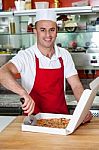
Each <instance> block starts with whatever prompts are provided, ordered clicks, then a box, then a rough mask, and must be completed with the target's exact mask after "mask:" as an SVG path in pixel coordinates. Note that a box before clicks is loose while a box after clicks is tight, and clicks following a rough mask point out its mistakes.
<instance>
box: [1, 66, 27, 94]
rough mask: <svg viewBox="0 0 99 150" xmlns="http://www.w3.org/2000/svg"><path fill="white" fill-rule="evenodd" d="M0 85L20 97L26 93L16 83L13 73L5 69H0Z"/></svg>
mask: <svg viewBox="0 0 99 150" xmlns="http://www.w3.org/2000/svg"><path fill="white" fill-rule="evenodd" d="M0 83H1V84H2V85H3V86H4V87H5V88H7V89H9V90H11V91H12V92H14V93H16V94H18V95H20V96H21V95H23V94H24V93H26V91H25V90H24V88H23V87H22V86H21V85H20V84H19V83H18V82H17V81H16V79H15V77H14V75H13V73H11V72H10V71H9V70H8V69H7V68H6V67H1V68H0Z"/></svg>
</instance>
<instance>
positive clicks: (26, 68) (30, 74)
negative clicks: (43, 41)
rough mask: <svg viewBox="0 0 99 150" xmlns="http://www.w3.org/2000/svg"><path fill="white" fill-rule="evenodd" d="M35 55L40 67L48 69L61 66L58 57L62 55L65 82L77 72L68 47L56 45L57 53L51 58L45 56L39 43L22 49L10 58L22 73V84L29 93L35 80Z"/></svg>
mask: <svg viewBox="0 0 99 150" xmlns="http://www.w3.org/2000/svg"><path fill="white" fill-rule="evenodd" d="M35 55H36V57H37V58H38V59H39V67H40V68H47V69H55V68H60V67H61V64H60V62H59V59H58V58H59V57H62V59H63V64H64V84H65V78H68V77H70V76H72V75H75V74H77V70H76V69H75V65H74V62H73V60H72V57H71V55H70V53H69V52H68V51H67V50H66V49H64V48H60V47H58V46H56V45H55V54H54V55H53V56H52V57H51V59H50V58H48V57H46V56H44V55H43V54H42V53H41V52H40V51H39V49H38V48H37V44H35V45H33V46H31V47H29V48H27V49H25V50H20V51H19V52H18V54H16V55H15V56H14V57H13V58H12V59H11V60H10V61H11V62H12V63H13V64H14V65H15V66H16V68H17V70H18V72H19V73H20V75H21V83H22V86H23V87H24V88H25V90H26V91H27V92H28V93H30V92H31V90H32V88H33V85H34V81H35V75H36V62H35ZM42 80H43V79H42ZM64 89H65V88H64Z"/></svg>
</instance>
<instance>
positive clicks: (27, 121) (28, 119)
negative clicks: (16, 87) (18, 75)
mask: <svg viewBox="0 0 99 150" xmlns="http://www.w3.org/2000/svg"><path fill="white" fill-rule="evenodd" d="M20 101H21V103H22V104H24V101H25V100H24V98H23V97H22V98H20ZM36 123H37V119H36V117H35V116H34V115H29V116H26V117H25V118H24V124H25V125H36Z"/></svg>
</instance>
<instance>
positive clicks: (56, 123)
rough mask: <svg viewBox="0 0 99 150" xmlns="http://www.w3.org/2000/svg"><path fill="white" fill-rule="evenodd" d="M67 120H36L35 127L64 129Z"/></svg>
mask: <svg viewBox="0 0 99 150" xmlns="http://www.w3.org/2000/svg"><path fill="white" fill-rule="evenodd" d="M69 120H70V119H66V118H52V119H38V120H37V123H36V125H37V126H42V127H50V128H66V126H67V125H68V123H69Z"/></svg>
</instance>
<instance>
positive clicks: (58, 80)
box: [0, 9, 92, 122]
mask: <svg viewBox="0 0 99 150" xmlns="http://www.w3.org/2000/svg"><path fill="white" fill-rule="evenodd" d="M34 33H35V34H36V37H37V42H36V43H35V45H33V46H31V47H29V48H27V49H26V50H20V51H19V52H18V54H17V55H16V56H15V57H13V58H12V59H11V60H10V61H9V62H8V63H7V64H5V65H4V66H2V67H1V69H0V83H1V84H2V85H3V86H5V87H6V88H8V89H9V90H11V91H13V92H15V93H17V94H19V95H20V97H23V98H24V100H25V102H24V104H23V105H22V108H23V110H24V113H27V114H32V113H33V114H37V113H39V112H45V113H47V112H48V113H61V114H68V108H67V104H66V100H65V94H64V81H65V78H66V79H67V82H68V83H69V84H70V86H71V88H72V90H73V93H74V96H75V98H76V100H77V101H79V99H80V96H81V94H82V92H83V90H84V89H83V86H82V84H81V82H80V80H79V77H78V74H77V71H76V69H75V65H74V63H73V60H72V57H71V55H70V53H69V52H68V51H67V50H66V49H64V48H60V47H58V46H57V45H56V44H55V40H56V37H57V23H56V13H55V12H54V11H51V10H48V9H45V10H38V11H37V13H36V21H35V29H34ZM17 73H20V75H21V81H22V85H19V84H18V82H17V81H16V80H15V78H14V75H15V74H17ZM91 118H92V114H91V113H90V112H89V113H88V114H87V116H86V117H85V119H84V122H87V121H89V120H90V119H91Z"/></svg>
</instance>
